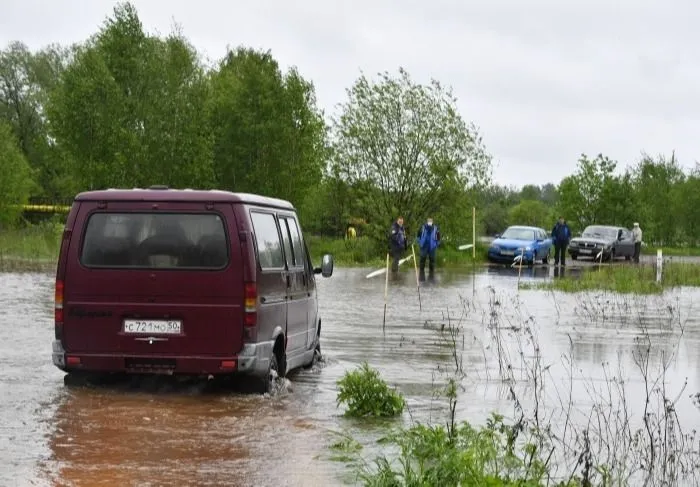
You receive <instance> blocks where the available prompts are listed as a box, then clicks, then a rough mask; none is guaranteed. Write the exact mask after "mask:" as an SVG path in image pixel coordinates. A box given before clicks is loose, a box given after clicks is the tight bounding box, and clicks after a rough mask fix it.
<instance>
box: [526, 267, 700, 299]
mask: <svg viewBox="0 0 700 487" xmlns="http://www.w3.org/2000/svg"><path fill="white" fill-rule="evenodd" d="M520 286H521V288H525V289H549V290H557V291H563V292H568V293H576V292H583V291H596V290H601V291H611V292H616V293H623V294H654V293H661V292H663V291H664V290H666V289H669V288H675V287H683V286H688V287H697V286H700V264H695V263H681V262H666V263H664V265H663V267H662V279H661V282H657V281H656V266H655V265H630V264H619V265H601V266H592V267H590V268H586V269H582V270H581V272H580V273H576V274H573V275H572V274H571V273H570V272H569V274H568V275H567V274H564V275H560V276H558V277H555V278H554V279H552V280H551V281H544V282H538V283H523V284H521V285H520Z"/></svg>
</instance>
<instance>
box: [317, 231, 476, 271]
mask: <svg viewBox="0 0 700 487" xmlns="http://www.w3.org/2000/svg"><path fill="white" fill-rule="evenodd" d="M306 241H307V244H308V246H309V252H311V256H312V257H313V259H315V260H318V259H320V258H321V256H323V254H332V255H333V259H334V261H335V263H336V265H338V266H340V267H377V268H379V267H382V266H384V265H386V252H387V249H386V247H382V246H377V245H376V244H375V243H374V242H372V241H371V240H369V239H368V238H364V237H358V238H356V239H352V240H344V239H339V238H328V237H316V236H307V237H306ZM415 251H416V257H418V247H417V246H416V247H415ZM409 255H411V248H410V247H409V248H408V250H407V251H406V252H405V253H404V257H408V256H409ZM473 262H474V260H473V258H472V250H471V249H468V250H458V249H457V248H456V247H454V246H450V245H443V246H441V247H440V248H439V249H438V251H437V265H438V266H448V267H459V266H468V265H472V263H473ZM476 262H477V263H484V262H486V247H485V246H483V245H480V244H477V249H476Z"/></svg>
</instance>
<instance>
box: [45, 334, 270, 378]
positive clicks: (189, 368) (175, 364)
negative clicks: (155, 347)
mask: <svg viewBox="0 0 700 487" xmlns="http://www.w3.org/2000/svg"><path fill="white" fill-rule="evenodd" d="M273 345H274V342H260V343H247V344H245V345H244V346H243V349H242V350H241V352H240V353H239V354H238V355H230V356H173V355H145V356H144V355H138V356H137V355H124V354H114V353H82V352H78V353H67V352H66V351H65V350H64V349H63V344H62V343H61V341H60V340H55V341H54V342H53V352H52V359H53V364H54V365H55V366H56V367H58V368H59V369H61V370H63V371H64V372H73V371H84V372H105V373H108V372H127V373H142V374H167V375H179V374H182V375H228V374H234V373H235V374H244V375H255V376H261V377H262V376H265V375H266V374H267V371H268V368H269V365H270V357H271V355H272V349H273Z"/></svg>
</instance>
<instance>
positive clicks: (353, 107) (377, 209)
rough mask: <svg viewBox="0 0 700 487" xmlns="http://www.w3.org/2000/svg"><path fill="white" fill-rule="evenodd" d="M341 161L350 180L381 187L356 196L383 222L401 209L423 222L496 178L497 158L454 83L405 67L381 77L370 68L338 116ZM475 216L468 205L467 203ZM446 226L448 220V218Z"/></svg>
mask: <svg viewBox="0 0 700 487" xmlns="http://www.w3.org/2000/svg"><path fill="white" fill-rule="evenodd" d="M333 144H334V148H335V151H334V159H333V164H334V167H336V168H337V169H338V172H339V174H340V175H341V177H342V178H344V179H345V180H347V181H348V182H349V183H351V184H354V183H365V184H366V185H367V187H368V188H372V187H374V188H377V189H378V192H376V193H374V192H372V191H366V192H363V193H359V194H357V195H356V197H357V198H358V199H359V200H361V201H362V202H363V205H364V208H365V213H366V215H368V216H371V217H372V222H373V223H374V224H375V227H374V228H375V233H376V235H377V237H379V235H383V234H384V233H383V232H382V233H379V229H380V228H382V229H385V228H386V226H387V225H388V224H389V223H390V222H391V221H392V220H393V219H394V218H395V217H396V216H397V215H398V214H402V215H403V216H404V217H405V219H406V220H407V223H408V224H409V227H412V228H414V229H415V228H416V226H417V225H418V224H419V223H420V221H421V220H422V219H423V218H425V217H426V216H427V215H429V214H435V213H436V212H437V211H438V210H440V208H441V207H443V206H447V205H449V204H454V203H455V202H457V201H459V199H460V197H461V194H462V193H463V192H464V191H465V190H467V189H473V188H477V187H479V186H481V185H485V184H487V183H488V182H489V180H490V175H491V159H490V156H489V155H488V154H487V153H486V150H485V149H484V146H483V144H482V141H481V138H480V136H479V134H478V132H477V130H476V128H475V127H474V126H470V125H467V124H466V123H465V122H464V121H463V120H462V118H461V116H460V115H459V112H458V110H457V106H456V99H455V98H454V96H453V95H452V92H451V90H450V89H446V88H444V87H443V86H442V85H441V84H440V83H439V82H437V81H435V80H433V81H431V82H430V84H428V85H421V84H418V83H415V82H414V81H413V80H412V79H411V77H410V76H409V74H408V73H407V72H406V71H405V70H404V69H399V74H398V76H397V77H393V76H391V75H390V74H388V73H386V72H385V73H383V74H380V75H379V79H378V80H376V81H373V80H370V79H368V78H367V77H365V76H364V75H362V76H360V78H358V79H357V81H355V83H354V84H353V85H352V87H351V88H350V89H349V90H348V99H347V101H346V102H345V103H343V104H342V105H341V107H340V115H339V116H338V117H336V118H335V119H334V121H333ZM462 210H463V212H464V216H463V218H466V219H468V218H469V213H470V212H469V208H463V209H462ZM442 228H443V230H444V232H445V233H448V232H449V230H448V229H449V224H447V222H443V224H442Z"/></svg>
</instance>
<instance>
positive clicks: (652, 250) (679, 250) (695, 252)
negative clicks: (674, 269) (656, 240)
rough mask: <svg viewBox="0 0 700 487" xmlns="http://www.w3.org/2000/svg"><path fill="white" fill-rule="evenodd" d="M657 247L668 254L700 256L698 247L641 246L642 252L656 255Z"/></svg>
mask: <svg viewBox="0 0 700 487" xmlns="http://www.w3.org/2000/svg"><path fill="white" fill-rule="evenodd" d="M658 249H661V250H662V252H663V254H664V255H668V256H677V257H700V247H642V254H645V255H656V251H657V250H658Z"/></svg>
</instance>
